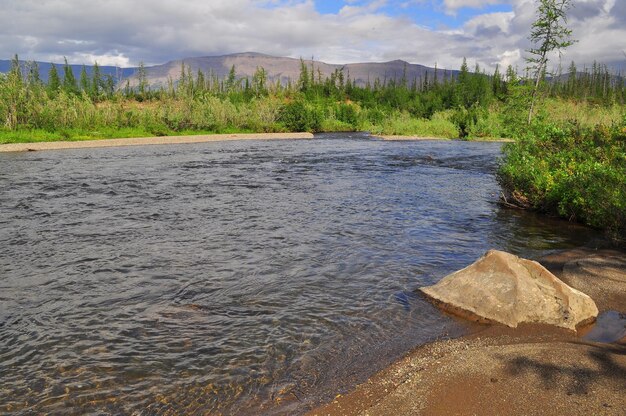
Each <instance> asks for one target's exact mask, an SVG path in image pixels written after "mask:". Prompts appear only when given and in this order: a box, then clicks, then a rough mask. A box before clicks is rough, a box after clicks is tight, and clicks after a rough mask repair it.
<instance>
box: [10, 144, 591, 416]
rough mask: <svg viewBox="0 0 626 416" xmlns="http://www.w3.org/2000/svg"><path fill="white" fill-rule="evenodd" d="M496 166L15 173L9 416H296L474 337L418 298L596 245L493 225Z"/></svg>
mask: <svg viewBox="0 0 626 416" xmlns="http://www.w3.org/2000/svg"><path fill="white" fill-rule="evenodd" d="M500 146H501V145H500V144H498V143H465V142H438V141H425V142H383V141H376V140H371V139H369V138H367V137H365V136H363V135H322V136H318V138H317V139H315V140H311V141H302V140H300V141H245V142H243V141H242V142H223V143H202V144H196V145H171V146H146V147H127V148H106V149H80V150H64V151H57V152H55V151H51V152H33V153H16V154H2V155H0V196H1V199H0V248H1V250H0V412H11V413H16V414H30V413H32V412H51V413H59V414H60V413H62V414H120V413H125V414H128V413H133V412H135V413H137V414H180V413H206V412H211V413H224V414H246V413H249V414H258V413H266V412H267V413H272V412H273V413H290V414H291V413H300V412H302V411H304V410H306V409H307V407H309V406H310V405H311V404H313V403H315V402H316V401H319V400H326V399H328V398H330V397H332V395H333V394H335V393H337V392H338V391H345V390H346V389H348V388H349V387H350V386H352V385H353V384H354V383H356V382H359V381H362V380H363V378H364V377H367V376H368V375H369V374H371V373H372V372H374V371H375V370H377V369H380V368H382V367H383V366H384V365H386V364H388V363H389V362H391V361H393V360H394V359H395V358H397V357H399V356H400V355H401V354H403V353H405V352H406V351H408V350H409V349H411V348H412V347H414V346H416V345H419V344H422V343H425V342H428V341H431V340H434V339H437V338H440V337H446V336H453V335H456V334H459V333H461V332H462V331H464V327H463V325H462V324H461V323H459V322H455V321H453V320H451V319H449V318H447V317H445V316H442V315H441V314H440V313H439V312H438V311H436V310H435V309H434V308H433V307H431V306H430V304H428V303H427V302H426V301H424V300H423V299H422V298H421V297H419V296H417V295H415V294H414V290H415V289H416V288H417V287H419V286H422V285H425V284H431V283H433V282H436V281H437V280H439V279H440V278H441V277H443V276H445V275H446V274H448V273H450V272H452V271H454V270H456V269H459V268H461V267H464V266H466V265H467V264H469V263H471V262H472V261H474V260H475V259H476V258H477V257H478V256H480V255H481V254H482V253H483V252H484V251H486V250H487V249H489V248H498V249H503V250H507V251H511V252H513V253H516V254H520V255H524V256H529V257H538V256H540V255H542V254H546V253H547V252H548V251H550V250H554V249H560V248H566V247H573V246H577V245H580V244H583V243H585V242H587V241H589V240H590V239H593V238H596V237H597V236H596V235H595V234H594V233H593V232H592V231H589V230H587V229H585V228H582V227H577V226H573V225H570V224H567V223H564V222H561V221H553V220H546V219H542V218H540V217H538V216H534V215H531V214H527V213H521V212H516V211H510V210H503V209H501V208H499V207H498V206H497V205H496V204H495V201H496V199H497V194H498V192H499V188H498V186H497V183H496V181H495V178H494V171H495V167H496V163H497V158H498V156H499V154H500Z"/></svg>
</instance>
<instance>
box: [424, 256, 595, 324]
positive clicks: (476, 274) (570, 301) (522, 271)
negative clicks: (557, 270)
mask: <svg viewBox="0 0 626 416" xmlns="http://www.w3.org/2000/svg"><path fill="white" fill-rule="evenodd" d="M420 290H421V291H422V292H423V293H425V294H426V295H427V296H428V297H429V298H431V299H432V300H433V301H434V302H435V304H437V305H438V306H440V307H441V308H442V309H444V310H446V311H448V312H451V313H454V314H456V315H460V316H463V317H465V318H468V319H472V320H476V321H480V322H499V323H502V324H504V325H507V326H510V327H513V328H515V327H517V325H518V324H520V323H523V322H526V323H542V324H550V325H556V326H559V327H562V328H568V329H571V330H575V329H576V327H577V326H579V325H582V324H585V323H591V322H593V321H594V320H595V318H596V316H598V308H597V307H596V304H595V303H594V301H593V300H592V299H591V298H590V297H589V296H587V295H585V294H584V293H582V292H579V291H578V290H576V289H573V288H571V287H569V286H567V285H566V284H565V283H563V282H562V281H560V280H559V279H557V278H556V276H554V275H553V274H552V273H550V272H549V271H548V270H547V269H546V268H544V267H543V266H542V265H540V264H539V263H537V262H535V261H531V260H526V259H522V258H519V257H517V256H515V255H513V254H509V253H505V252H503V251H497V250H490V251H488V252H487V253H486V254H485V255H484V256H483V257H481V258H480V259H478V260H477V261H476V262H475V263H473V264H472V265H470V266H468V267H466V268H464V269H462V270H459V271H457V272H454V273H452V274H451V275H448V276H446V277H444V278H443V279H442V280H441V281H440V282H439V283H437V284H436V285H433V286H427V287H423V288H421V289H420Z"/></svg>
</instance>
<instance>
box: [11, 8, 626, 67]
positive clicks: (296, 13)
mask: <svg viewBox="0 0 626 416" xmlns="http://www.w3.org/2000/svg"><path fill="white" fill-rule="evenodd" d="M572 4H573V7H572V9H571V10H570V12H569V21H568V25H569V26H570V28H571V29H572V30H573V37H574V38H575V39H577V40H578V42H577V43H576V44H574V45H573V46H571V47H570V48H568V49H567V50H566V51H564V54H563V55H562V56H561V58H560V59H559V57H558V56H553V57H552V58H553V59H552V64H553V65H558V63H559V60H560V61H562V63H563V67H565V68H567V66H569V63H570V62H571V61H572V60H573V61H575V62H577V64H578V65H579V66H582V65H588V64H591V63H592V62H593V61H594V60H595V61H598V62H602V63H606V64H608V65H611V66H614V67H618V66H619V67H622V68H624V69H626V0H572ZM535 9H536V3H535V0H343V1H331V0H261V1H253V0H176V1H173V0H106V1H94V0H0V10H2V13H0V59H9V58H10V57H12V56H13V55H14V54H16V53H17V54H18V55H19V57H20V59H24V60H39V61H48V62H49V61H52V62H62V61H63V57H67V59H68V61H69V62H70V63H76V64H92V63H93V62H95V61H97V62H98V63H99V64H100V65H118V66H135V65H138V63H139V62H144V63H145V64H146V65H152V64H159V63H165V62H167V61H170V60H176V59H182V58H186V57H191V56H209V55H223V54H229V53H237V52H260V53H266V54H269V55H276V56H289V57H294V58H299V57H303V58H310V57H314V58H315V59H317V60H321V61H324V62H327V63H353V62H384V61H390V60H395V59H402V60H405V61H407V62H411V63H418V64H423V65H427V66H434V65H435V64H437V65H438V66H439V67H440V68H450V69H458V68H459V67H460V65H461V62H462V60H463V58H464V57H466V58H467V59H468V62H469V63H470V64H471V65H474V63H478V64H479V65H480V66H481V67H482V68H485V69H487V70H493V69H494V68H495V66H496V65H500V66H503V67H506V66H508V65H513V66H518V67H519V68H520V69H523V68H524V66H525V63H524V56H527V53H526V52H525V51H526V50H527V49H528V48H529V47H530V46H531V44H530V43H529V41H528V34H529V32H530V27H531V24H532V22H533V21H534V20H535V18H536V12H535Z"/></svg>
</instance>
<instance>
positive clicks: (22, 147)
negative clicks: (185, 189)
mask: <svg viewBox="0 0 626 416" xmlns="http://www.w3.org/2000/svg"><path fill="white" fill-rule="evenodd" d="M312 138H313V134H311V133H252V134H242V133H241V134H240V133H235V134H203V135H195V136H159V137H138V138H129V139H98V140H81V141H57V142H33V143H10V144H2V145H0V153H2V152H28V151H38V150H60V149H83V148H92V147H117V146H144V145H163V144H187V143H204V142H220V141H232V140H290V139H312Z"/></svg>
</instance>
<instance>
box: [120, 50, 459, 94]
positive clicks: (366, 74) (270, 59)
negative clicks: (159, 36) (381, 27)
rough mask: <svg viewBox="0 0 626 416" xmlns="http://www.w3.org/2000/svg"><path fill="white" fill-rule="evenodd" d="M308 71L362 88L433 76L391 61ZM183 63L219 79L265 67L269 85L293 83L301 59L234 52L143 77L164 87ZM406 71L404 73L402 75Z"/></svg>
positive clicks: (317, 65) (318, 65)
mask: <svg viewBox="0 0 626 416" xmlns="http://www.w3.org/2000/svg"><path fill="white" fill-rule="evenodd" d="M304 62H305V64H306V65H307V67H308V68H309V69H311V68H313V69H314V73H315V77H316V78H317V77H318V75H319V73H321V76H322V79H324V78H326V77H327V76H329V75H330V74H331V73H333V72H334V71H335V70H341V69H342V68H343V73H344V76H345V77H346V78H347V77H348V76H349V77H350V79H351V80H354V81H356V84H357V85H359V86H364V85H366V84H367V82H368V81H369V82H370V83H372V84H373V83H374V81H375V80H376V79H378V80H379V81H380V82H381V83H382V82H385V81H389V80H391V79H395V80H396V81H399V80H400V79H402V77H403V76H406V80H407V82H408V83H409V84H411V83H412V82H413V81H417V82H418V83H420V82H423V81H424V79H425V78H426V74H428V77H429V78H430V79H432V77H434V74H435V69H434V68H429V67H426V66H423V65H417V64H409V63H407V62H404V61H401V60H395V61H391V62H382V63H377V62H371V63H355V64H345V65H337V64H327V63H324V62H320V61H312V60H310V59H308V60H304ZM183 64H184V65H185V67H186V68H190V69H191V72H192V73H193V74H194V75H195V74H196V73H197V72H198V71H202V72H204V73H205V74H214V75H216V76H217V77H218V78H219V79H223V78H225V77H226V76H228V73H229V71H230V69H231V68H232V67H233V65H234V66H235V71H236V74H237V78H252V76H253V74H254V72H255V71H256V70H257V68H264V69H265V70H266V71H267V74H268V80H269V81H270V82H272V83H275V82H276V81H280V83H281V84H283V85H284V84H287V83H288V82H289V81H290V80H291V81H292V82H296V81H297V80H298V77H299V75H300V66H301V61H300V59H294V58H282V57H276V56H270V55H264V54H260V53H254V52H246V53H237V54H232V55H223V56H205V57H196V58H185V59H182V60H175V61H170V62H167V63H165V64H162V65H155V66H151V67H146V77H147V81H148V84H149V85H151V86H152V87H160V86H166V85H167V83H168V82H169V80H172V81H173V82H176V81H177V80H178V79H179V78H180V75H181V69H182V66H183ZM405 71H406V72H405ZM457 72H458V71H445V70H442V69H439V70H437V77H438V78H439V80H443V78H444V76H446V77H451V76H455V74H456V73H457ZM128 81H129V84H130V86H131V87H132V86H135V85H137V84H138V79H137V76H136V75H135V76H131V77H129V78H128Z"/></svg>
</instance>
